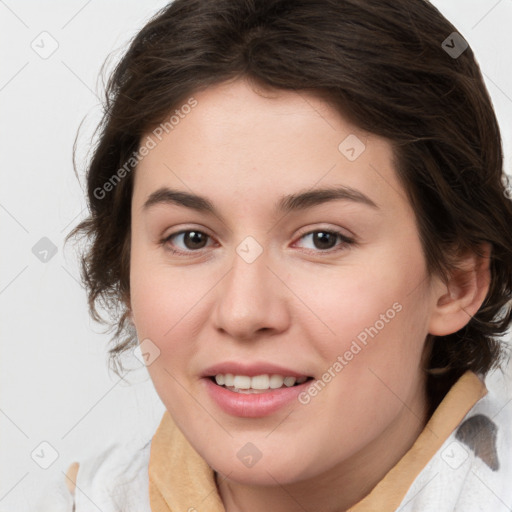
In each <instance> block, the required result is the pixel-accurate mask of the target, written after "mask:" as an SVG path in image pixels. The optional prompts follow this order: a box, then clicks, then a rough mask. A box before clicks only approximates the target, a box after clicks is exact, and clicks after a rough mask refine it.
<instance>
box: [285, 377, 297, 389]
mask: <svg viewBox="0 0 512 512" xmlns="http://www.w3.org/2000/svg"><path fill="white" fill-rule="evenodd" d="M296 380H297V379H296V378H295V377H285V379H284V385H285V386H287V387H289V388H291V387H292V386H293V385H294V384H295V381H296Z"/></svg>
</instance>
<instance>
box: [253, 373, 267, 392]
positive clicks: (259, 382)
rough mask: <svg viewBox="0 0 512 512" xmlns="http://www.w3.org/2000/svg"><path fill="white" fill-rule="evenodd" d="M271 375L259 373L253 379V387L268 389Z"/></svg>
mask: <svg viewBox="0 0 512 512" xmlns="http://www.w3.org/2000/svg"><path fill="white" fill-rule="evenodd" d="M269 382H270V377H269V376H268V375H257V376H256V377H253V378H252V379H251V388H252V389H268V386H269Z"/></svg>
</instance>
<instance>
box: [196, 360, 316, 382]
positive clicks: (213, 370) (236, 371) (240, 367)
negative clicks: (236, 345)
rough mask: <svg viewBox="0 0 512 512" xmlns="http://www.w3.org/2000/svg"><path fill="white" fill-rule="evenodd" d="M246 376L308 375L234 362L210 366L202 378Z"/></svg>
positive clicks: (272, 366) (269, 365)
mask: <svg viewBox="0 0 512 512" xmlns="http://www.w3.org/2000/svg"><path fill="white" fill-rule="evenodd" d="M228 373H230V374H232V375H247V376H248V377H255V376H256V375H282V376H284V377H296V378H299V377H309V375H307V374H304V373H301V372H298V371H295V370H292V369H290V368H285V367H284V366H279V365H276V364H273V363H266V362H261V363H251V364H248V363H242V362H235V361H224V362H222V363H217V364H215V365H213V366H210V367H208V368H206V370H204V372H203V374H202V377H214V376H215V375H219V374H222V375H226V374H228Z"/></svg>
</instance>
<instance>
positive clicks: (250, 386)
mask: <svg viewBox="0 0 512 512" xmlns="http://www.w3.org/2000/svg"><path fill="white" fill-rule="evenodd" d="M208 378H209V379H210V380H211V381H212V382H213V383H214V384H216V385H217V386H219V387H221V388H224V389H227V390H229V391H232V392H234V393H241V394H247V395H249V394H262V393H269V392H272V391H275V390H278V389H283V388H292V387H297V386H300V385H302V384H304V383H306V382H308V381H311V380H313V377H309V376H305V375H303V376H298V377H296V376H293V375H286V376H285V375H279V374H261V375H255V376H249V375H234V374H232V373H225V374H224V373H218V374H216V375H212V376H210V377H208Z"/></svg>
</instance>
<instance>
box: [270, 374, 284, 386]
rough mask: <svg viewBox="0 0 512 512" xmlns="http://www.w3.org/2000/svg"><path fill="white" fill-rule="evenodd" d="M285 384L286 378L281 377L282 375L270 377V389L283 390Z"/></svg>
mask: <svg viewBox="0 0 512 512" xmlns="http://www.w3.org/2000/svg"><path fill="white" fill-rule="evenodd" d="M283 383H284V377H281V375H272V376H271V377H270V382H269V386H270V389H277V388H282V387H283Z"/></svg>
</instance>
